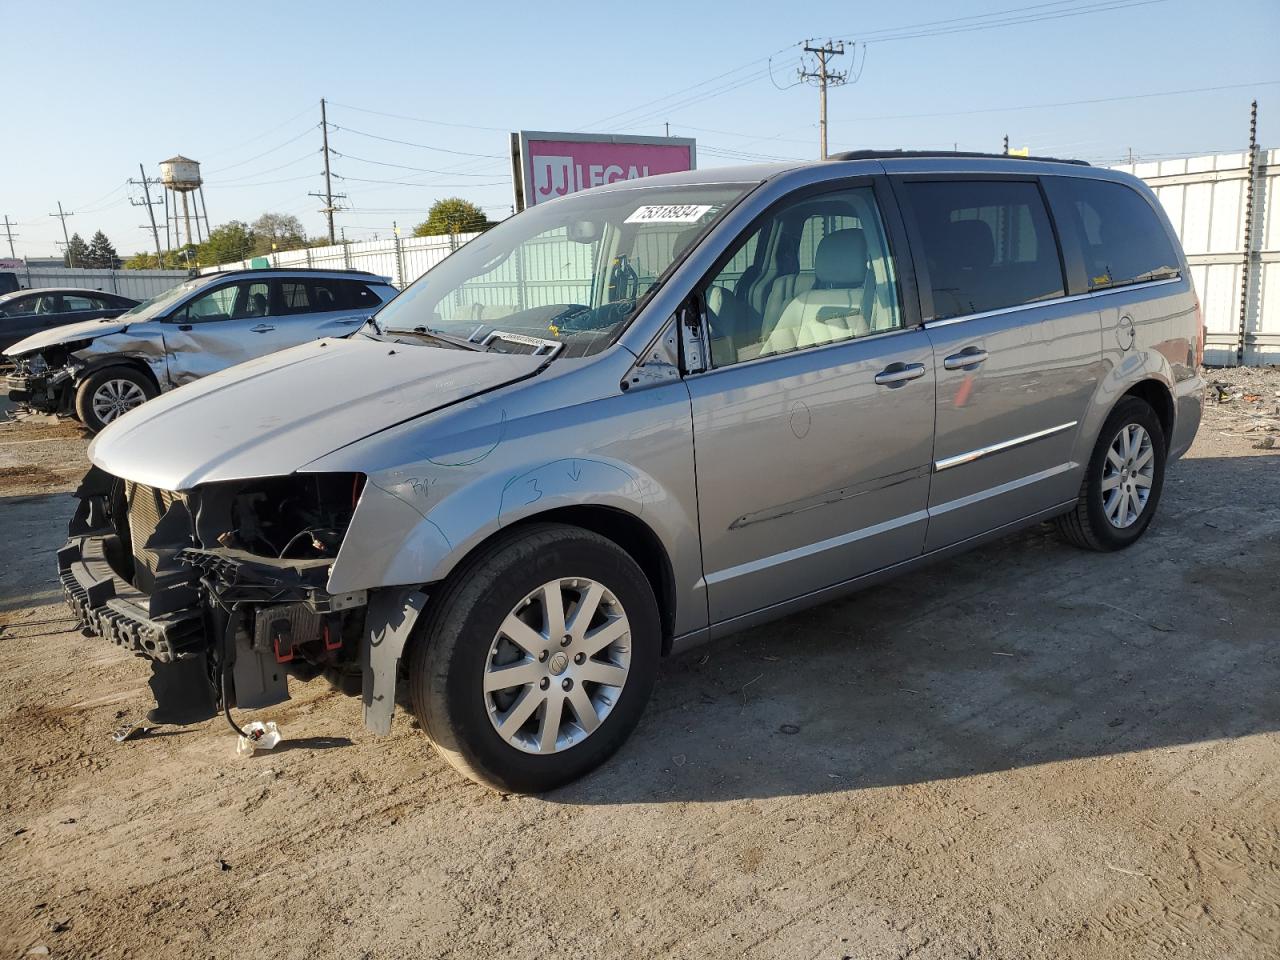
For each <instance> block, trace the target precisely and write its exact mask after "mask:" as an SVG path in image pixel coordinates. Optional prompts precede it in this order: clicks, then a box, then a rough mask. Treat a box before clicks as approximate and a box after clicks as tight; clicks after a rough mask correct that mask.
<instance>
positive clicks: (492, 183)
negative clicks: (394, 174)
mask: <svg viewBox="0 0 1280 960" xmlns="http://www.w3.org/2000/svg"><path fill="white" fill-rule="evenodd" d="M334 176H335V177H336V178H337V179H339V180H350V181H351V182H353V183H385V184H389V185H391V186H397V187H446V188H450V189H456V188H458V187H500V186H503V185H504V184H506V183H507V181H506V180H486V181H485V182H484V183H423V182H422V181H421V180H417V181H415V180H370V179H368V178H367V177H348V176H345V175H343V174H339V173H335V174H334Z"/></svg>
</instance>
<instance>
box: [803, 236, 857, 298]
mask: <svg viewBox="0 0 1280 960" xmlns="http://www.w3.org/2000/svg"><path fill="white" fill-rule="evenodd" d="M866 276H867V237H866V234H864V233H863V232H862V231H861V230H859V229H858V228H857V227H850V228H849V229H847V230H837V231H836V232H835V233H829V234H827V235H826V236H825V237H823V238H822V241H821V242H820V243H819V244H818V252H817V253H816V254H814V258H813V279H814V283H815V284H816V285H817V286H820V287H860V286H862V282H863V280H865V279H866Z"/></svg>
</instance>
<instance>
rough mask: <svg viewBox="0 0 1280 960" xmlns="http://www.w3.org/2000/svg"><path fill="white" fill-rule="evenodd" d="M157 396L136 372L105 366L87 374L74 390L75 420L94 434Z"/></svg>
mask: <svg viewBox="0 0 1280 960" xmlns="http://www.w3.org/2000/svg"><path fill="white" fill-rule="evenodd" d="M158 393H159V391H158V390H157V389H156V385H155V384H154V383H152V382H151V379H150V378H149V377H148V376H147V375H146V374H145V373H142V372H141V371H140V370H135V369H134V368H132V367H106V368H104V369H102V370H98V371H95V372H94V373H92V374H90V375H89V376H88V377H86V378H85V379H84V380H83V381H82V382H81V384H80V386H79V387H77V388H76V418H77V419H78V420H79V421H80V422H81V423H83V424H84V425H85V426H86V427H88V428H89V430H90V431H91V432H93V433H97V432H98V431H99V430H101V429H102V428H103V427H105V426H106V425H107V424H108V423H110V422H111V421H113V420H115V419H116V418H117V417H119V416H120V415H121V414H123V413H127V412H128V411H130V410H132V409H134V408H135V407H140V406H142V404H144V403H146V402H147V401H148V400H150V399H152V398H153V397H155V396H156V395H157V394H158Z"/></svg>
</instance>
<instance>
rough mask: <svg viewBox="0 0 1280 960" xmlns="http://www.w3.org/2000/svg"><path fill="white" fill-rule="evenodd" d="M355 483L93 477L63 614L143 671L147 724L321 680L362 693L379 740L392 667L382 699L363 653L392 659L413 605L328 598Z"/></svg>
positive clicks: (398, 600) (263, 701) (401, 595)
mask: <svg viewBox="0 0 1280 960" xmlns="http://www.w3.org/2000/svg"><path fill="white" fill-rule="evenodd" d="M364 482H365V478H364V476H363V475H362V474H356V473H342V474H339V473H329V474H294V475H291V476H286V477H271V478H265V479H255V480H244V481H227V482H218V483H209V484H204V485H202V486H198V487H195V488H194V489H192V490H188V491H180V492H178V491H168V490H159V489H156V488H153V487H149V486H146V485H144V484H140V483H133V482H130V481H126V480H122V479H120V478H118V477H114V476H112V475H111V474H109V473H107V472H105V471H103V470H101V469H100V468H98V467H93V468H92V469H91V470H90V471H89V473H88V474H87V475H86V477H85V479H84V481H83V482H82V484H81V486H80V488H79V490H77V492H76V496H77V497H78V498H79V501H80V503H79V506H78V508H77V510H76V513H75V516H74V518H73V519H72V521H71V524H70V528H69V531H68V532H69V539H68V540H67V543H66V545H65V546H64V547H63V548H62V549H61V550H60V551H59V552H58V569H59V576H60V579H61V582H62V587H63V592H64V595H65V597H66V600H67V603H68V604H69V605H70V607H71V609H72V610H73V611H74V612H75V615H76V617H77V618H78V620H79V621H80V623H81V625H82V627H83V628H84V630H85V632H86V633H87V634H96V635H99V636H102V637H105V638H107V639H109V640H111V641H113V642H114V643H116V644H118V645H120V646H123V647H125V648H127V649H129V650H131V651H132V652H133V653H135V654H137V655H138V656H142V657H146V658H148V659H149V660H150V661H151V665H152V679H151V689H152V691H153V692H154V694H155V698H156V708H155V710H153V711H152V712H151V714H150V715H149V719H150V720H151V721H152V722H156V723H194V722H197V721H200V720H205V719H208V718H210V717H213V716H215V715H216V714H217V712H218V711H219V709H226V708H230V707H232V706H236V707H239V708H242V709H258V708H261V707H266V706H270V705H271V704H275V703H279V702H281V701H283V700H286V699H288V697H289V690H288V677H289V676H290V675H292V676H294V677H296V678H298V679H302V680H310V679H313V678H315V677H318V676H324V677H326V678H327V679H328V680H329V681H330V682H331V683H332V684H333V685H335V686H336V687H338V688H340V689H342V690H343V691H344V692H346V693H350V694H356V693H360V692H362V691H363V692H364V694H365V698H366V718H367V719H370V713H371V710H370V707H371V706H372V708H373V709H372V713H373V714H374V715H375V716H374V717H373V719H372V720H371V722H370V725H371V726H373V727H375V729H381V730H383V732H385V728H386V727H389V725H390V716H391V710H392V709H393V703H394V682H395V677H394V663H393V664H392V673H391V676H390V678H389V679H390V684H391V687H390V690H389V691H388V690H387V689H386V688H385V682H384V684H383V686H382V687H381V688H379V689H377V690H373V689H371V688H370V684H371V682H372V680H373V675H374V673H375V671H374V670H372V669H370V667H371V663H370V656H371V653H370V649H369V648H370V646H371V644H374V643H378V642H380V641H383V640H386V639H388V638H390V639H391V640H392V641H393V642H392V643H390V644H388V646H391V647H395V651H396V658H397V659H398V655H399V650H400V649H401V648H402V647H403V644H404V640H405V639H406V638H407V632H408V630H409V629H410V628H411V626H412V622H413V619H414V618H416V613H417V610H420V609H421V602H422V601H421V600H414V601H411V602H409V604H408V607H406V596H407V594H408V591H400V590H391V591H375V594H386V596H381V597H375V598H374V600H375V603H374V610H375V615H374V616H373V617H370V615H369V611H370V596H369V594H368V592H366V591H364V590H357V591H353V592H350V593H345V594H340V595H334V594H330V593H329V592H328V590H327V589H326V588H325V584H326V581H327V580H328V575H329V567H330V565H331V564H332V562H333V560H334V558H335V556H336V555H337V552H338V549H339V547H340V546H341V544H342V540H343V537H344V535H345V533H346V530H347V526H348V524H349V523H350V522H351V517H352V515H353V513H354V511H355V508H356V505H357V503H358V502H359V498H360V494H361V491H362V489H363V486H364ZM409 607H412V616H406V615H405V611H406V610H407V609H408V608H409ZM396 611H400V613H398V614H397V613H396ZM371 631H372V633H371ZM372 666H373V667H376V666H377V663H376V662H375V663H373V664H372ZM362 676H363V677H364V682H363V684H362V681H361V678H362ZM385 679H386V678H385V677H384V681H385ZM384 715H385V716H384ZM384 720H385V722H384Z"/></svg>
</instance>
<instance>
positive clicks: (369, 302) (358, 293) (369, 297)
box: [339, 280, 382, 310]
mask: <svg viewBox="0 0 1280 960" xmlns="http://www.w3.org/2000/svg"><path fill="white" fill-rule="evenodd" d="M339 283H340V284H341V285H342V286H343V287H345V288H346V291H347V300H346V304H345V305H344V307H343V309H344V310H366V309H367V310H373V309H374V308H376V307H378V306H381V304H382V298H381V297H379V296H378V295H377V294H376V293H374V292H373V291H372V290H370V289H369V288H368V287H367V286H365V285H364V284H363V283H361V282H360V281H358V280H341V281H339Z"/></svg>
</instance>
